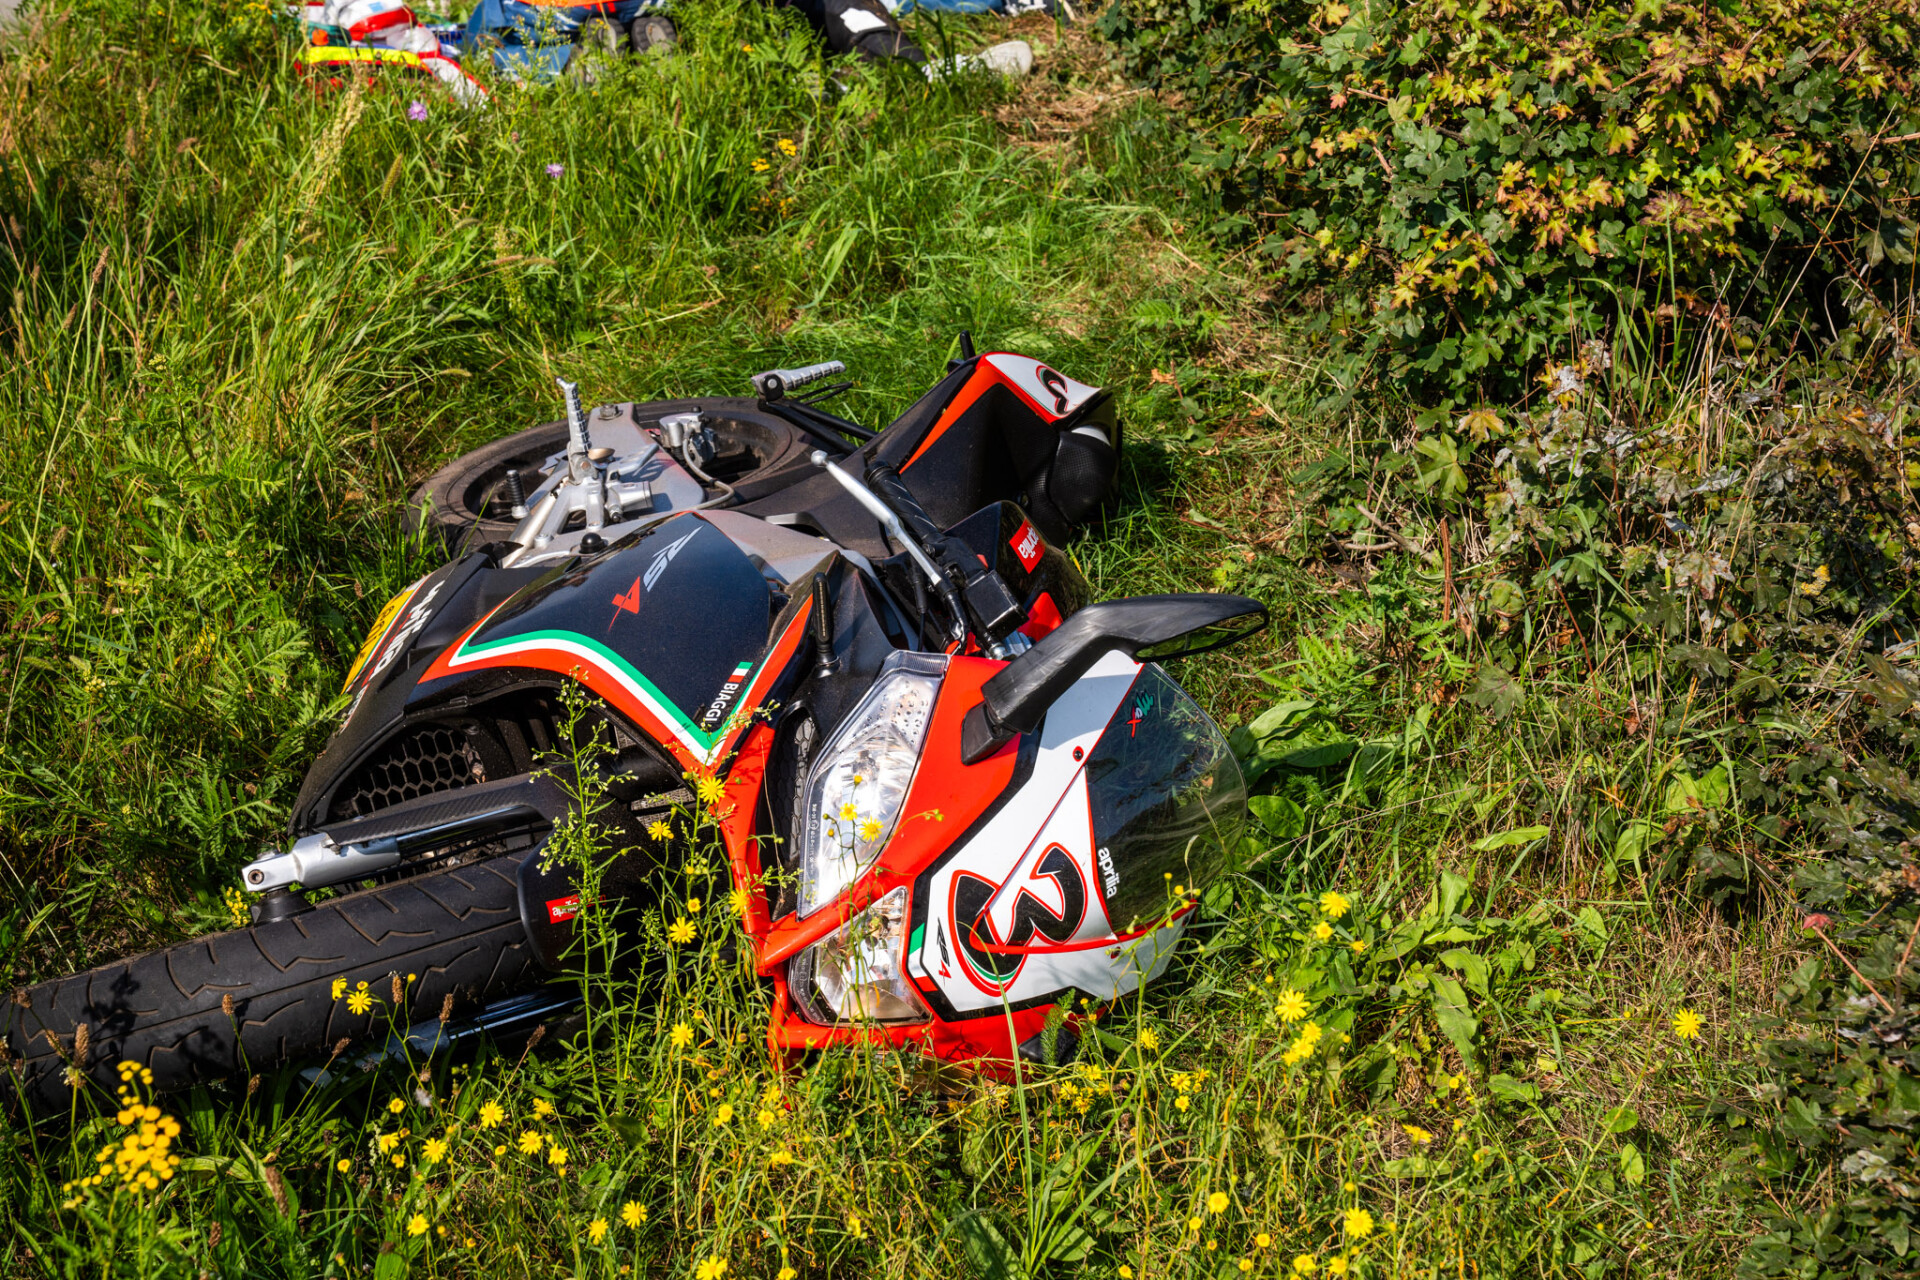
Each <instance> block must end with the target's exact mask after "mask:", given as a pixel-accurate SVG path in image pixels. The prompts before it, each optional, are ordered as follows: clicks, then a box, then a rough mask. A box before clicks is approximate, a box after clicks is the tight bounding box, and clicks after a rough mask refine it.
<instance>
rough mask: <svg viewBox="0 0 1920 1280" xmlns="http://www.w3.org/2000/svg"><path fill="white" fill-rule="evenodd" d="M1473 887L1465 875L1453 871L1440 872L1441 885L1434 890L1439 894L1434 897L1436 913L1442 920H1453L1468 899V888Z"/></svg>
mask: <svg viewBox="0 0 1920 1280" xmlns="http://www.w3.org/2000/svg"><path fill="white" fill-rule="evenodd" d="M1471 887H1472V886H1471V885H1470V884H1469V883H1468V881H1467V878H1466V877H1465V876H1463V875H1458V874H1456V873H1454V872H1452V871H1442V872H1441V873H1440V886H1439V888H1438V889H1436V890H1435V891H1434V892H1435V894H1436V895H1437V896H1436V897H1435V899H1434V906H1435V908H1436V913H1435V914H1436V915H1437V916H1438V919H1439V920H1440V921H1446V920H1451V919H1453V917H1454V916H1456V915H1458V914H1459V913H1460V911H1461V909H1462V904H1464V903H1466V902H1467V901H1468V899H1467V890H1468V889H1469V888H1471Z"/></svg>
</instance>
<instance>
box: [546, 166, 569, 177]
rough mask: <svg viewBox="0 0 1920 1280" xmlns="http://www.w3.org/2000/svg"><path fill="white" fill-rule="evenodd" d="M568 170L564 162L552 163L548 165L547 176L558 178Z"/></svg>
mask: <svg viewBox="0 0 1920 1280" xmlns="http://www.w3.org/2000/svg"><path fill="white" fill-rule="evenodd" d="M566 171H567V166H565V165H563V164H550V165H548V166H547V176H548V177H549V178H557V177H559V176H560V175H561V174H563V173H565V172H566Z"/></svg>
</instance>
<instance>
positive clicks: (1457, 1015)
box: [1430, 974, 1480, 1062]
mask: <svg viewBox="0 0 1920 1280" xmlns="http://www.w3.org/2000/svg"><path fill="white" fill-rule="evenodd" d="M1430 981H1431V983H1432V986H1433V1020H1434V1021H1435V1022H1437V1023H1439V1024H1440V1030H1442V1031H1444V1032H1445V1033H1446V1036H1447V1039H1449V1040H1451V1041H1453V1047H1454V1048H1456V1049H1458V1050H1459V1051H1460V1056H1461V1057H1462V1058H1465V1059H1466V1060H1467V1061H1469V1062H1471V1061H1472V1060H1473V1037H1474V1036H1475V1034H1477V1033H1478V1032H1479V1030H1480V1022H1479V1020H1478V1019H1477V1018H1475V1017H1474V1016H1473V1014H1472V1013H1470V1012H1469V1011H1468V1010H1469V1008H1470V1006H1469V1005H1468V1004H1467V993H1466V992H1465V991H1463V990H1461V989H1460V984H1459V983H1458V982H1455V981H1454V980H1453V979H1452V978H1446V977H1441V976H1440V975H1439V974H1434V975H1433V976H1432V978H1431V979H1430Z"/></svg>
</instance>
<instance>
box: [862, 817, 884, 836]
mask: <svg viewBox="0 0 1920 1280" xmlns="http://www.w3.org/2000/svg"><path fill="white" fill-rule="evenodd" d="M860 838H861V839H862V840H878V839H879V838H880V819H878V818H868V819H867V820H866V821H865V822H863V823H861V824H860Z"/></svg>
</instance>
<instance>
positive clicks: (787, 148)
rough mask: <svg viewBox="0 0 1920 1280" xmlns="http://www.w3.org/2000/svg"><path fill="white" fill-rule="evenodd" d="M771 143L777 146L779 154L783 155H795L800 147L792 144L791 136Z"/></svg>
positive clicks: (798, 152)
mask: <svg viewBox="0 0 1920 1280" xmlns="http://www.w3.org/2000/svg"><path fill="white" fill-rule="evenodd" d="M773 145H774V146H775V147H776V148H778V150H779V152H780V154H781V155H783V156H796V155H799V154H800V148H799V147H797V146H795V145H794V142H793V139H791V138H782V139H780V141H778V142H776V143H774V144H773Z"/></svg>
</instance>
